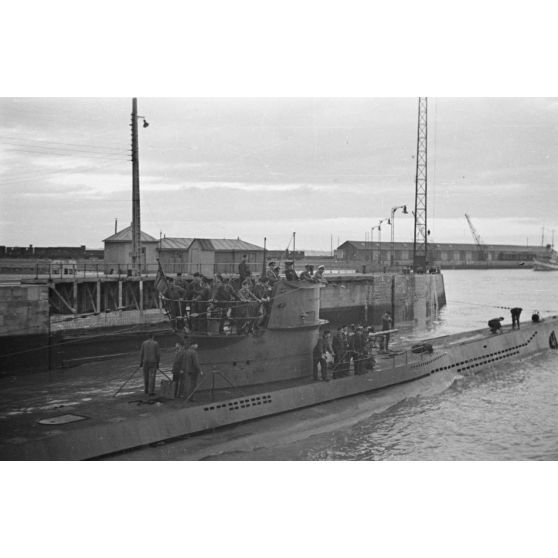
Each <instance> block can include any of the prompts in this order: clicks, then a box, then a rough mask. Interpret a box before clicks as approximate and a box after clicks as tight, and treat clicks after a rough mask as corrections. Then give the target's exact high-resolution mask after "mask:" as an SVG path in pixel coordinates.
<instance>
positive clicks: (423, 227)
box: [413, 97, 428, 273]
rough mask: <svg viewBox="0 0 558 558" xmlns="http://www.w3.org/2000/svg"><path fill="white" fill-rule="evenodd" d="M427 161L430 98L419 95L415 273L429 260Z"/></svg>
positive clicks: (414, 243) (414, 244) (414, 246)
mask: <svg viewBox="0 0 558 558" xmlns="http://www.w3.org/2000/svg"><path fill="white" fill-rule="evenodd" d="M427 161H428V99H427V98H426V97H419V105H418V126H417V168H416V177H415V236H414V240H413V271H414V272H415V273H416V271H417V268H418V267H421V268H422V269H423V270H424V271H426V265H427V262H428V223H427V212H426V210H427V203H426V202H427V176H428V172H427Z"/></svg>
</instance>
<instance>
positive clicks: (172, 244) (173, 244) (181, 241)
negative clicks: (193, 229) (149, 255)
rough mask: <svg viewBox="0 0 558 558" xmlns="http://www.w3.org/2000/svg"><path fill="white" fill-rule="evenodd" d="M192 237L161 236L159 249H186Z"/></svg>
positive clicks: (192, 240)
mask: <svg viewBox="0 0 558 558" xmlns="http://www.w3.org/2000/svg"><path fill="white" fill-rule="evenodd" d="M192 242H194V239H193V238H169V237H167V238H163V239H161V250H188V248H190V246H191V244H192Z"/></svg>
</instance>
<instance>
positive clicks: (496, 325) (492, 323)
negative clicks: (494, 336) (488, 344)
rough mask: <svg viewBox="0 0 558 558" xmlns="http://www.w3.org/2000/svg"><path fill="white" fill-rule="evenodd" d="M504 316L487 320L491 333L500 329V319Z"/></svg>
mask: <svg viewBox="0 0 558 558" xmlns="http://www.w3.org/2000/svg"><path fill="white" fill-rule="evenodd" d="M503 320H504V318H492V319H491V320H488V327H489V328H490V331H491V332H492V333H498V332H499V331H500V330H501V329H502V321H503Z"/></svg>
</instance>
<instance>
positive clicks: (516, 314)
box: [510, 307, 523, 329]
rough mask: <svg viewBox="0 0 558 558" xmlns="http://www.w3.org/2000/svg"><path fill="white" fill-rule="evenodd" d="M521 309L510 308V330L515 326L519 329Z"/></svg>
mask: <svg viewBox="0 0 558 558" xmlns="http://www.w3.org/2000/svg"><path fill="white" fill-rule="evenodd" d="M522 310H523V308H517V307H516V308H512V309H511V310H510V312H511V319H512V329H515V326H516V324H517V329H519V316H521V312H522Z"/></svg>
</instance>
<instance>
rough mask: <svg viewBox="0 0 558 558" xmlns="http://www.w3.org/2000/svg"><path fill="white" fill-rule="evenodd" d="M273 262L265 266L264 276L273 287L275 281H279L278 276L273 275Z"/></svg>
mask: <svg viewBox="0 0 558 558" xmlns="http://www.w3.org/2000/svg"><path fill="white" fill-rule="evenodd" d="M274 268H275V262H273V261H272V262H269V263H268V264H267V271H266V274H265V276H266V277H267V280H268V281H269V284H270V285H273V284H275V283H277V281H279V276H278V275H277V274H276V273H275V270H274Z"/></svg>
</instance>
